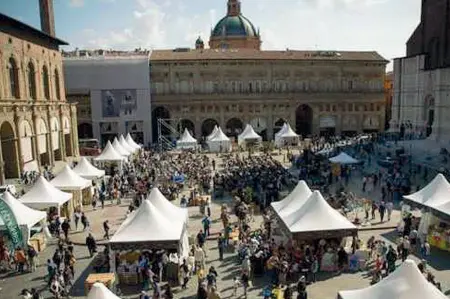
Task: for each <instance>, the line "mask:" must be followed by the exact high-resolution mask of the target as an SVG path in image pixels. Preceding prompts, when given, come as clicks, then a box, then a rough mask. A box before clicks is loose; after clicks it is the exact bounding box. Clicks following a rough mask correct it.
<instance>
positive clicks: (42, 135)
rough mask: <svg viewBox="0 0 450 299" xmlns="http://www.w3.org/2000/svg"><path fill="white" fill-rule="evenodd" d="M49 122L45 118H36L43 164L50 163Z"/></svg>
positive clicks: (39, 152)
mask: <svg viewBox="0 0 450 299" xmlns="http://www.w3.org/2000/svg"><path fill="white" fill-rule="evenodd" d="M48 135H49V134H48V129H47V124H46V123H45V120H44V119H43V118H38V119H37V120H36V137H37V144H38V154H39V157H40V162H41V166H45V165H50V149H49V146H48V144H49V139H48Z"/></svg>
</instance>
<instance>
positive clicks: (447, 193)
mask: <svg viewBox="0 0 450 299" xmlns="http://www.w3.org/2000/svg"><path fill="white" fill-rule="evenodd" d="M403 198H404V202H405V203H406V204H409V205H412V206H415V207H418V208H420V209H422V217H421V220H420V224H419V231H418V232H419V238H420V239H421V240H424V239H427V240H428V242H429V243H430V245H432V246H435V247H437V248H440V249H442V250H447V251H450V183H449V182H448V181H447V179H446V178H445V177H444V175H443V174H441V173H439V174H438V175H436V177H435V178H434V179H433V180H432V181H431V182H430V183H429V184H428V185H426V186H425V187H424V188H422V189H420V190H419V191H417V192H415V193H413V194H410V195H405V196H403Z"/></svg>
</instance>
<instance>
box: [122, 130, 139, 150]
mask: <svg viewBox="0 0 450 299" xmlns="http://www.w3.org/2000/svg"><path fill="white" fill-rule="evenodd" d="M125 141H126V142H127V143H128V145H129V146H131V147H132V148H135V149H137V150H138V149H140V148H141V146H140V145H139V144H137V143H136V142H134V140H133V138H131V135H130V133H128V134H127V137H126V138H125Z"/></svg>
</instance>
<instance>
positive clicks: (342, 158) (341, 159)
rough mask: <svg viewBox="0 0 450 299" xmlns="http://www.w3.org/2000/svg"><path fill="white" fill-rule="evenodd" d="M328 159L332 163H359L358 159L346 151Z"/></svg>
mask: <svg viewBox="0 0 450 299" xmlns="http://www.w3.org/2000/svg"><path fill="white" fill-rule="evenodd" d="M328 160H329V161H330V162H331V163H337V164H357V163H359V161H358V160H356V159H355V158H353V157H351V156H349V155H347V154H346V153H344V152H341V153H340V154H339V155H337V156H334V157H332V158H329V159H328Z"/></svg>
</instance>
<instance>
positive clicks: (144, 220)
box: [109, 200, 189, 284]
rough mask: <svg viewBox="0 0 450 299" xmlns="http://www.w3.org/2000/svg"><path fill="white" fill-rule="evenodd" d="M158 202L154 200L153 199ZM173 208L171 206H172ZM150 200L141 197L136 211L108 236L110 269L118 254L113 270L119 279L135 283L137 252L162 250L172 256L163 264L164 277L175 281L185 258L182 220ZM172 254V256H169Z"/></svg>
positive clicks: (142, 253)
mask: <svg viewBox="0 0 450 299" xmlns="http://www.w3.org/2000/svg"><path fill="white" fill-rule="evenodd" d="M153 201H155V202H157V203H159V204H160V202H159V201H158V200H153ZM174 208H175V207H174ZM161 210H162V208H161V207H159V208H158V207H156V206H155V205H154V204H153V203H152V202H151V201H150V200H144V201H143V202H142V204H141V206H140V207H139V208H138V210H137V211H135V212H134V213H132V214H131V215H129V216H128V218H127V219H126V220H125V221H124V222H123V223H122V225H121V226H120V227H119V229H118V230H117V231H116V233H115V234H114V236H113V237H112V238H111V240H110V242H109V245H110V249H111V250H110V253H111V257H110V262H111V266H110V268H111V269H116V265H115V261H116V258H115V257H116V255H117V256H118V257H119V263H120V264H119V265H117V273H118V277H119V282H120V283H123V284H138V283H139V282H141V281H142V277H141V276H140V273H139V272H138V269H139V267H138V259H139V257H140V256H141V255H144V254H150V252H151V253H155V252H158V251H160V250H165V251H166V252H167V253H168V254H169V255H170V256H171V257H172V258H171V262H169V263H168V264H167V265H166V267H167V268H166V269H165V273H166V279H167V281H168V282H169V283H170V284H178V269H179V266H180V262H181V261H182V260H183V258H185V257H187V254H188V250H189V244H186V242H187V241H188V236H187V230H186V220H185V219H183V218H182V217H176V216H174V215H171V214H164V213H163V212H162V211H161ZM186 249H187V251H186ZM173 256H176V258H173Z"/></svg>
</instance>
